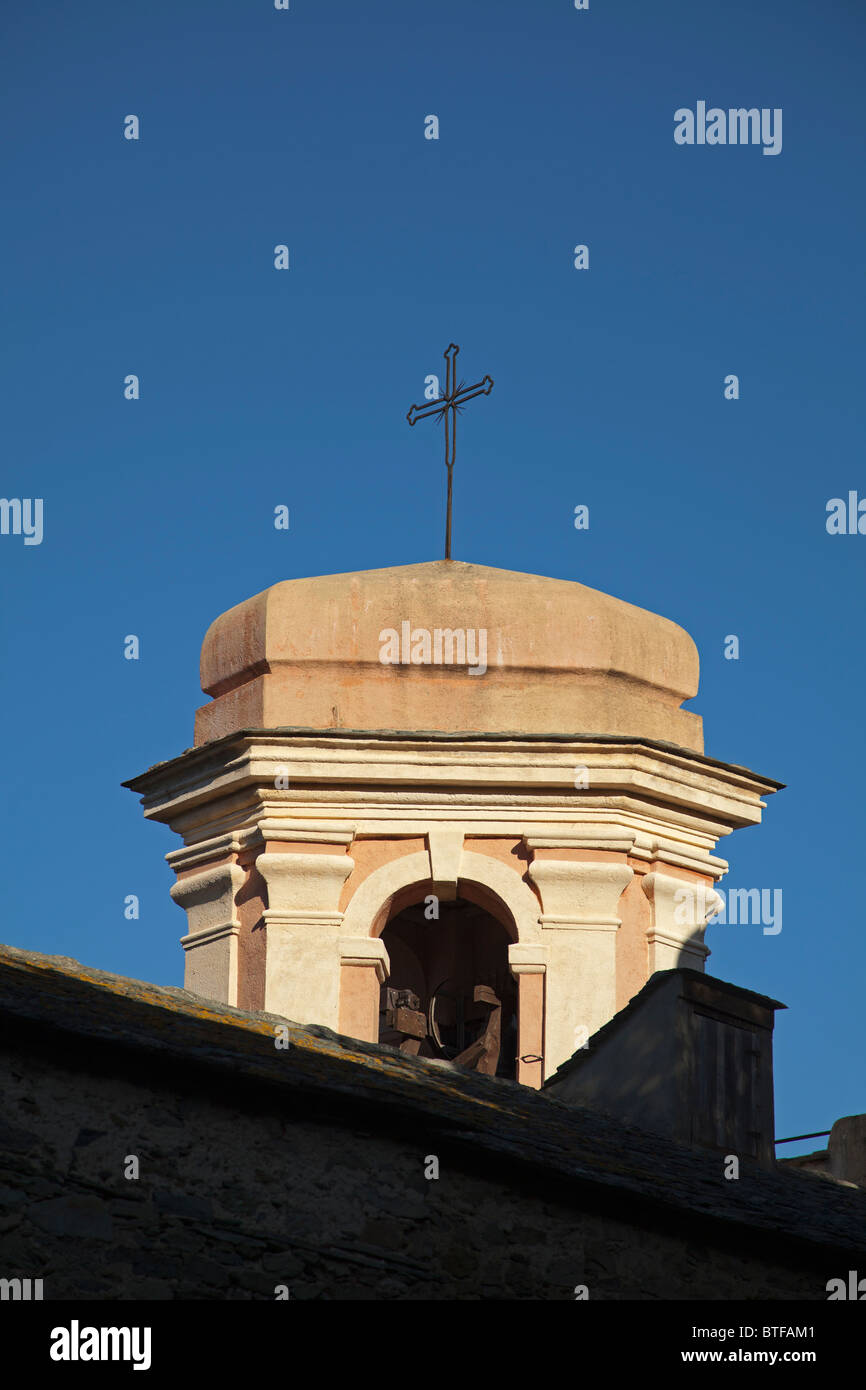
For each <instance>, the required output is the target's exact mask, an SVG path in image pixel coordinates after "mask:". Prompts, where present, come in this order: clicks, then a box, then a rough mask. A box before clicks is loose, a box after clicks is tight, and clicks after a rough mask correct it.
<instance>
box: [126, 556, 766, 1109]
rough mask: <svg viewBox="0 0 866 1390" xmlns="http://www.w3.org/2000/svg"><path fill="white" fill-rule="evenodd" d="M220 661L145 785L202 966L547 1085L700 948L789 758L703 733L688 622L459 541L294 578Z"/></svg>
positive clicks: (296, 1004) (251, 1000) (320, 1013)
mask: <svg viewBox="0 0 866 1390" xmlns="http://www.w3.org/2000/svg"><path fill="white" fill-rule="evenodd" d="M201 682H202V689H203V690H204V692H205V693H206V694H207V695H208V696H209V697H210V698H209V700H208V702H207V703H206V704H204V705H203V706H202V707H201V708H200V709H199V710H198V712H197V714H196V721H195V746H194V747H193V748H192V749H190V750H189V751H187V752H186V753H183V754H181V755H180V756H179V757H176V758H173V759H172V760H170V761H169V762H164V763H159V764H157V766H156V767H154V768H152V769H150V771H148V772H145V773H143V774H141V775H140V776H138V777H135V778H133V779H132V780H131V781H129V782H128V783H126V784H125V785H126V786H128V787H130V788H131V789H132V790H134V791H136V792H138V793H140V795H141V797H142V801H143V805H144V812H145V815H146V817H147V818H148V819H151V820H157V821H162V822H164V823H166V824H168V825H169V826H171V828H172V829H173V830H174V831H175V832H176V833H177V834H178V835H179V836H180V838H181V840H182V845H181V846H180V847H179V848H178V849H176V850H173V851H172V852H171V853H170V854H169V855H168V861H169V864H170V866H171V868H172V869H173V871H174V873H175V875H176V882H175V884H174V886H173V887H172V889H171V896H172V898H173V899H174V901H175V902H176V903H177V904H178V905H179V906H180V907H181V908H182V909H183V911H184V912H185V914H186V930H185V932H184V934H183V936H182V938H181V944H182V946H183V949H184V954H185V963H186V964H185V976H184V984H185V987H186V988H187V989H189V990H192V991H194V992H196V993H198V994H201V995H204V996H206V997H208V998H210V999H213V1000H218V1001H220V1002H223V1003H226V1004H232V1005H238V1006H239V1007H241V1008H244V1009H264V1010H267V1011H269V1012H271V1013H274V1014H277V1015H280V1016H282V1017H285V1018H287V1019H289V1020H291V1021H293V1022H297V1023H317V1024H323V1025H325V1026H327V1027H329V1028H332V1029H334V1030H336V1031H337V1032H339V1033H343V1034H346V1035H348V1036H350V1037H355V1038H361V1039H364V1040H366V1041H370V1042H377V1041H381V1042H386V1043H389V1044H390V1045H392V1046H394V1047H398V1048H400V1049H401V1050H402V1051H404V1052H407V1053H409V1054H410V1055H420V1056H433V1057H444V1058H446V1059H448V1060H450V1061H453V1062H455V1063H456V1064H457V1065H459V1066H468V1067H473V1068H474V1069H477V1070H481V1071H486V1072H488V1073H489V1074H498V1075H504V1076H513V1077H515V1078H516V1079H517V1080H519V1081H521V1082H523V1083H525V1084H527V1085H530V1086H539V1085H540V1084H541V1082H542V1080H543V1079H544V1078H545V1077H547V1076H549V1075H551V1073H552V1072H553V1071H555V1070H556V1068H557V1067H558V1066H559V1065H560V1063H561V1062H563V1061H565V1059H566V1058H568V1057H570V1056H571V1055H572V1053H573V1052H574V1051H575V1050H576V1049H577V1048H579V1047H581V1046H582V1045H583V1043H584V1042H585V1041H586V1039H587V1038H588V1037H589V1036H590V1035H592V1034H593V1033H594V1032H596V1031H597V1030H598V1029H599V1028H600V1027H601V1026H602V1025H603V1024H604V1023H606V1022H607V1021H608V1020H609V1019H610V1018H612V1016H613V1015H614V1014H615V1013H616V1012H617V1011H618V1010H619V1009H621V1008H623V1007H624V1005H625V1004H626V1003H627V1002H628V1000H629V999H630V998H631V997H632V996H633V995H634V994H636V993H637V992H638V990H640V989H641V987H642V986H643V985H644V984H645V983H646V981H647V980H648V979H649V977H650V976H651V975H652V974H653V973H654V972H655V971H657V970H664V969H669V968H671V967H675V966H689V967H691V968H692V969H697V970H703V969H704V961H705V958H706V956H707V955H708V948H707V947H706V945H705V944H704V928H705V924H706V921H707V918H708V917H709V916H711V915H712V913H713V911H714V910H715V906H716V904H717V901H718V896H717V895H716V894H715V892H714V887H713V885H714V884H715V883H716V882H717V881H718V880H719V879H720V878H721V877H722V876H723V875H724V874H725V873H726V871H727V864H726V862H725V860H724V859H722V858H719V857H718V856H717V855H716V854H715V849H716V846H717V844H718V842H719V841H720V840H721V839H723V838H724V837H725V836H727V835H729V834H730V832H731V831H732V830H734V829H737V828H739V827H741V826H746V825H754V824H757V823H758V822H759V821H760V819H761V812H762V809H763V804H764V803H763V801H762V798H763V797H765V796H766V795H768V794H770V793H772V792H773V791H775V790H777V788H778V787H779V785H780V784H779V783H777V782H773V781H771V780H769V779H767V778H764V777H759V776H757V775H756V774H754V773H752V772H749V771H748V770H747V769H745V768H742V767H737V766H733V765H729V764H726V763H722V762H719V761H717V760H716V759H713V758H709V757H707V756H705V754H704V751H703V746H704V745H703V733H702V725H701V719H700V717H699V716H698V715H697V714H695V713H693V712H692V711H691V710H687V709H683V708H682V705H683V702H684V701H686V700H689V699H691V698H692V697H693V696H694V695H696V694H697V689H698V656H697V650H696V648H695V645H694V643H693V642H692V639H691V638H690V637H689V636H688V634H687V633H686V632H684V631H683V630H682V628H679V627H677V626H676V625H675V624H674V623H672V622H669V621H668V620H667V619H665V618H661V617H658V616H656V615H655V614H652V613H648V612H646V611H644V610H643V609H640V608H636V607H633V606H632V605H631V604H628V603H624V602H622V601H621V600H619V599H615V598H612V597H610V596H608V595H606V594H602V593H598V592H596V591H595V590H593V589H589V588H587V587H585V586H584V585H582V584H578V583H574V582H571V581H566V580H558V579H548V578H543V577H540V576H537V575H528V574H520V573H515V572H512V571H509V570H499V569H491V568H488V567H486V566H482V565H472V564H464V563H463V562H460V561H453V560H443V561H435V562H431V563H427V564H418V565H407V566H402V567H398V568H394V569H381V570H369V571H363V572H359V573H354V574H339V575H326V576H322V577H319V578H309V579H306V578H305V579H292V580H286V581H284V582H282V583H279V584H275V585H273V587H271V588H270V589H267V590H265V592H264V593H261V594H258V595H256V596H255V597H254V598H251V599H248V600H247V601H246V602H244V603H241V604H239V605H238V606H237V607H236V608H232V609H230V610H229V612H227V613H224V614H223V615H222V616H221V617H219V618H217V619H216V621H215V622H214V623H213V624H212V626H211V627H210V629H209V631H208V632H207V634H206V636H205V640H204V644H203V647H202V654H201Z"/></svg>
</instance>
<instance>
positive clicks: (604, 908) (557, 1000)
mask: <svg viewBox="0 0 866 1390" xmlns="http://www.w3.org/2000/svg"><path fill="white" fill-rule="evenodd" d="M632 875H633V870H632V869H631V868H630V867H629V865H628V864H624V863H623V864H618V863H616V862H613V861H605V862H603V863H599V862H594V861H589V860H584V859H534V860H533V862H532V864H531V865H530V867H529V877H530V878H531V879H532V881H533V882H534V883H535V884H536V885H537V887H538V890H539V892H540V894H541V903H542V908H543V911H542V914H541V917H540V919H539V920H540V922H541V927H542V939H543V941H544V943H545V945H546V946H547V947H548V949H549V952H550V956H549V965H548V968H547V977H546V990H545V994H546V1023H545V1052H544V1074H545V1077H547V1076H550V1075H551V1074H552V1073H553V1072H554V1071H555V1070H556V1068H557V1067H558V1066H559V1065H560V1064H561V1063H562V1062H564V1061H565V1060H566V1058H567V1057H570V1056H571V1055H572V1053H573V1052H575V1051H576V1050H577V1048H578V1047H580V1046H582V1045H583V1042H584V1041H585V1040H586V1038H587V1037H591V1036H592V1034H593V1033H595V1032H597V1031H598V1029H599V1028H601V1026H602V1025H603V1024H605V1023H607V1022H608V1021H609V1020H610V1019H611V1018H613V1016H614V1014H615V1013H616V933H617V929H618V928H619V926H620V922H621V918H620V917H618V916H617V915H616V912H617V906H618V903H619V899H620V897H621V895H622V893H623V891H624V890H625V888H626V887H627V885H628V884H629V882H630V881H631V878H632Z"/></svg>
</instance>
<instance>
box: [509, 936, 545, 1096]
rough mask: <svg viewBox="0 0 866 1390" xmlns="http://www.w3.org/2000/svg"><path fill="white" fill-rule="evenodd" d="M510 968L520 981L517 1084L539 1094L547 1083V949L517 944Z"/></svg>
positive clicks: (512, 953)
mask: <svg viewBox="0 0 866 1390" xmlns="http://www.w3.org/2000/svg"><path fill="white" fill-rule="evenodd" d="M508 964H509V966H510V968H511V973H512V975H513V976H514V978H515V979H516V980H517V1080H518V1081H520V1082H521V1083H522V1084H523V1085H524V1086H533V1087H534V1088H535V1089H536V1090H538V1088H539V1087H540V1085H541V1083H542V1081H543V1080H544V976H545V973H546V971H547V949H546V947H544V946H542V945H540V944H536V943H534V942H529V943H527V944H525V945H524V944H523V943H521V942H514V943H513V944H512V945H511V946H509V948H508ZM524 1058H525V1059H527V1060H524ZM533 1058H537V1059H538V1060H537V1061H534V1060H532V1059H533Z"/></svg>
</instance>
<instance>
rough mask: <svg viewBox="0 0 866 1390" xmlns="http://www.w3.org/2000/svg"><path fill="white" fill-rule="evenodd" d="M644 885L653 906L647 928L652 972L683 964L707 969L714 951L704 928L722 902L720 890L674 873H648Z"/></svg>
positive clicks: (693, 967) (674, 968) (676, 967)
mask: <svg viewBox="0 0 866 1390" xmlns="http://www.w3.org/2000/svg"><path fill="white" fill-rule="evenodd" d="M642 887H643V891H644V892H645V893H646V895H647V897H648V898H649V900H650V905H651V907H652V925H651V926H650V928H649V930H648V931H647V943H648V947H649V960H648V966H649V975H652V974H654V972H655V971H656V970H678V969H681V968H683V967H686V968H688V969H690V970H703V969H704V965H705V962H706V958H707V956H708V955H709V954H710V949H709V947H708V946H705V945H704V930H705V928H706V923H707V918H708V917H712V915H713V913H714V912H717V911H718V909H719V908H720V907H721V905H722V899H721V897H720V896H719V894H718V893H717V892H716V890H715V889H714V888H710V887H708V885H707V884H705V883H698V882H692V883H690V882H688V881H687V880H685V879H682V878H674V877H673V876H672V875H671V874H660V873H651V874H647V875H646V876H645V877H644V880H643V884H642Z"/></svg>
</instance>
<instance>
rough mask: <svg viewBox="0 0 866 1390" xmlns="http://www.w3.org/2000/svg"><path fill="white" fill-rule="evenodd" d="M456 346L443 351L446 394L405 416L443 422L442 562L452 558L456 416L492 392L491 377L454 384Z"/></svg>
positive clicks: (411, 418) (450, 346)
mask: <svg viewBox="0 0 866 1390" xmlns="http://www.w3.org/2000/svg"><path fill="white" fill-rule="evenodd" d="M459 351H460V349H459V347H458V346H457V344H456V343H450V344H449V346H448V347H447V348H446V349H445V363H446V367H445V394H444V395H443V396H440V397H439V399H438V400H435V401H428V402H427V404H426V405H413V406H412V407H411V409H410V410H409V413H408V414H407V416H406V419H407V420H408V421H409V424H410V425H414V423H415V421H416V420H426V419H427V418H428V417H429V416H431V415H433V416H435V417H436V419H437V420H444V421H445V467H446V468H447V469H448V506H447V510H446V514H445V559H446V560H450V559H451V495H452V483H453V478H454V455H455V449H456V445H457V414H458V412H459V411H461V410H462V409H463V407H464V405H465V404H466V402H467V401H471V400H472V398H473V396H489V395H490V392H491V391H492V390H493V377H492V376H486V377H485V378H484V380H483V381H477V382H476V383H475V385H474V386H464V384H463V382H462V381H461V383H460V385H459V386H458V385H457V354H458V352H459Z"/></svg>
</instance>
